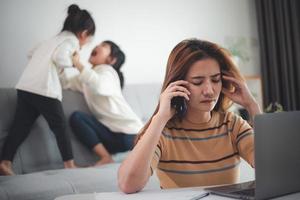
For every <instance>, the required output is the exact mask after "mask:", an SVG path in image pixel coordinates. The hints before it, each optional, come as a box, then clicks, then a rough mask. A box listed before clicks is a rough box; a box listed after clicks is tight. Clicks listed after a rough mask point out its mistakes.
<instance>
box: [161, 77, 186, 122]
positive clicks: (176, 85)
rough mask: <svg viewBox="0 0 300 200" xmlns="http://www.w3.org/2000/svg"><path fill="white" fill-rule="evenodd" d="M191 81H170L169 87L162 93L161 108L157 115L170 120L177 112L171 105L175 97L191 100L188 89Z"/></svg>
mask: <svg viewBox="0 0 300 200" xmlns="http://www.w3.org/2000/svg"><path fill="white" fill-rule="evenodd" d="M188 84H189V82H188V81H185V80H179V81H175V82H173V83H170V84H169V85H168V87H167V88H166V89H165V90H164V91H163V92H162V93H161V95H160V98H159V109H158V113H157V115H159V116H160V117H162V118H163V119H165V120H166V121H168V120H169V119H171V118H172V117H173V115H174V114H175V110H174V108H172V107H171V100H172V98H173V97H176V96H179V97H183V98H185V99H186V100H187V101H189V100H190V98H189V95H190V94H191V93H190V92H189V91H188V89H187V86H188Z"/></svg>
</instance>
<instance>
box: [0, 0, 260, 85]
mask: <svg viewBox="0 0 300 200" xmlns="http://www.w3.org/2000/svg"><path fill="white" fill-rule="evenodd" d="M74 2H75V3H77V4H78V5H79V6H80V7H82V8H85V9H87V10H89V11H90V12H91V13H92V15H93V17H94V19H95V21H96V26H97V31H96V36H95V38H94V41H93V43H92V44H90V45H89V46H88V47H87V48H86V49H85V50H83V52H82V55H83V59H86V58H87V55H88V54H89V52H90V49H91V48H92V47H93V46H94V45H95V44H96V43H99V42H101V41H103V40H105V39H111V40H113V41H115V42H116V43H118V44H119V45H120V46H121V48H122V49H123V50H124V51H125V53H126V55H127V61H126V63H125V65H124V66H123V68H122V69H123V71H124V74H125V78H126V83H143V82H161V81H162V80H163V76H164V72H165V66H166V61H167V58H168V55H169V53H170V51H171V49H172V48H173V47H174V46H175V45H176V44H177V43H178V42H180V41H181V40H183V39H185V38H191V37H197V38H201V39H206V40H211V41H214V42H217V43H220V44H222V45H225V46H226V40H228V38H229V39H232V38H240V37H242V38H246V39H247V41H249V45H248V46H246V50H247V51H248V54H249V56H250V58H251V60H250V61H249V62H248V63H245V64H243V66H242V67H241V70H242V72H243V73H244V74H247V75H254V74H259V71H260V70H259V61H258V52H259V49H258V45H257V41H258V34H257V25H256V15H255V13H256V12H255V6H254V1H253V0H223V1H222V0H163V1H162V0H151V1H145V0H144V1H143V0H126V1H122V0H109V1H104V0H85V1H79V0H77V1H70V0H51V1H50V0H48V1H45V0H43V1H41V0H26V1H20V0H1V2H0V44H1V45H0V87H13V86H14V85H15V84H16V82H17V80H18V78H19V77H20V75H21V73H22V71H23V69H24V67H25V66H26V62H27V60H26V55H27V51H28V50H29V49H30V48H31V47H33V46H34V45H35V44H36V43H38V42H40V41H42V40H45V39H48V38H49V37H51V36H53V35H55V34H56V33H58V32H59V31H60V29H61V28H62V23H63V20H64V19H65V16H66V12H67V7H68V5H70V4H71V3H74Z"/></svg>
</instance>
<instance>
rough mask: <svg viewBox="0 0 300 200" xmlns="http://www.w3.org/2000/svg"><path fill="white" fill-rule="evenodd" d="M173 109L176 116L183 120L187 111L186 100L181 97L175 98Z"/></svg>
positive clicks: (173, 99)
mask: <svg viewBox="0 0 300 200" xmlns="http://www.w3.org/2000/svg"><path fill="white" fill-rule="evenodd" d="M171 107H173V108H174V109H175V115H177V116H178V117H179V118H180V119H182V118H183V117H184V115H185V114H186V111H187V102H186V99H185V98H184V97H181V96H177V97H173V98H172V99H171Z"/></svg>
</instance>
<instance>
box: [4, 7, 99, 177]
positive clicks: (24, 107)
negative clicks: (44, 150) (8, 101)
mask: <svg viewBox="0 0 300 200" xmlns="http://www.w3.org/2000/svg"><path fill="white" fill-rule="evenodd" d="M94 33H95V23H94V20H93V19H92V17H91V15H90V14H89V12H88V11H86V10H81V9H80V8H79V7H78V6H77V5H74V4H73V5H71V6H69V8H68V16H67V18H66V19H65V22H64V25H63V28H62V31H61V33H59V34H58V35H56V36H55V37H53V38H51V39H50V40H48V41H46V42H43V43H42V44H41V45H39V46H38V47H37V48H35V49H34V50H33V51H32V54H31V55H30V56H29V59H30V60H29V62H28V64H27V67H26V69H25V70H24V72H23V74H22V76H21V78H20V80H19V82H18V84H17V86H16V88H17V96H18V100H17V108H16V113H15V118H14V121H13V123H12V126H11V129H10V131H9V133H8V136H7V139H6V141H5V143H4V146H3V151H2V157H1V162H0V175H13V174H14V172H13V170H12V167H11V165H12V161H13V158H14V155H15V153H16V151H17V149H18V147H19V146H20V145H21V143H22V142H23V141H24V140H25V138H26V137H27V136H28V135H29V133H30V129H31V127H32V125H33V123H34V122H35V120H36V119H37V117H38V116H39V115H43V116H44V117H45V119H46V121H47V122H48V124H49V127H50V129H51V130H52V131H53V133H54V134H55V137H56V139H57V144H58V147H59V150H60V153H61V155H62V158H63V161H64V166H65V168H73V167H75V165H74V161H73V153H72V149H71V143H70V139H69V136H68V135H67V134H66V132H65V127H66V120H65V117H64V112H63V109H62V104H61V100H62V89H61V85H60V81H59V76H58V73H59V72H60V71H62V69H63V68H65V67H72V55H73V53H74V52H75V51H78V50H79V49H80V48H81V47H82V46H83V45H84V44H86V43H87V42H88V41H89V40H90V37H92V36H93V35H94Z"/></svg>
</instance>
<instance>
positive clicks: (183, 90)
mask: <svg viewBox="0 0 300 200" xmlns="http://www.w3.org/2000/svg"><path fill="white" fill-rule="evenodd" d="M169 91H170V92H176V91H181V92H185V93H186V94H188V95H190V94H191V93H190V92H189V91H188V89H187V88H186V87H183V86H178V85H176V86H174V87H171V88H170V89H169Z"/></svg>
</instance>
